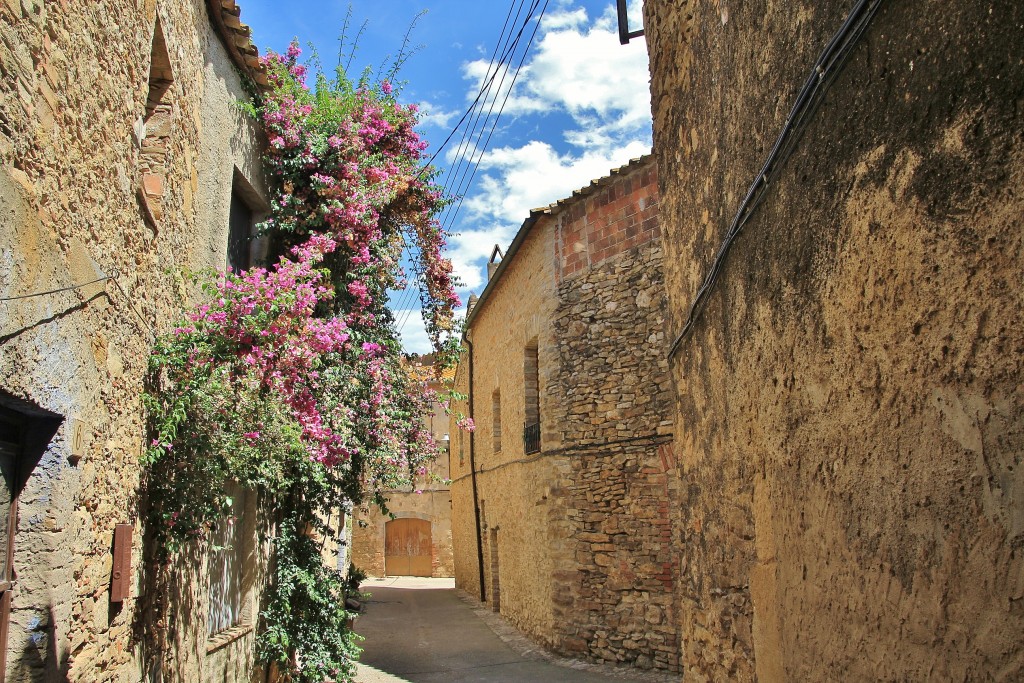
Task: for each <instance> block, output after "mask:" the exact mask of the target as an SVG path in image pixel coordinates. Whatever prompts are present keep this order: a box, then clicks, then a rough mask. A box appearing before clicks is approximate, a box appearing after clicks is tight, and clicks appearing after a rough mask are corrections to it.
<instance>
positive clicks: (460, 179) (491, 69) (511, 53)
mask: <svg viewBox="0 0 1024 683" xmlns="http://www.w3.org/2000/svg"><path fill="white" fill-rule="evenodd" d="M549 1H550V0H545V2H544V5H543V8H542V9H541V12H540V15H539V16H538V17H537V21H536V23H535V24H534V28H533V32H532V33H531V34H530V37H529V40H528V42H527V44H526V47H525V48H524V49H523V51H522V54H521V56H520V58H519V61H518V64H517V65H516V68H515V72H514V73H513V75H512V81H511V83H510V84H509V87H508V88H507V89H504V88H503V86H504V83H505V80H506V78H507V77H508V75H509V69H508V67H507V64H510V63H512V61H514V57H515V54H516V51H517V49H518V47H519V45H520V43H521V41H522V38H523V36H524V34H525V32H526V29H527V27H528V26H529V25H530V22H531V21H532V20H533V18H534V15H535V14H536V12H537V8H538V6H540V0H532V3H531V4H530V6H529V9H528V10H527V12H526V15H525V17H523V20H522V23H521V25H520V24H519V18H520V16H521V14H522V10H523V6H524V5H525V0H519V8H518V10H517V11H516V16H515V19H513V20H512V27H513V29H514V28H515V27H516V26H519V28H518V31H516V33H515V35H514V37H513V34H512V33H511V32H510V31H508V28H509V19H510V18H511V16H512V10H513V8H514V7H515V4H516V3H515V0H513V2H512V4H510V6H509V11H508V14H507V15H506V18H505V23H504V25H503V26H502V31H501V33H500V34H499V37H498V41H497V42H496V43H495V48H494V50H493V51H492V54H491V59H490V62H489V64H488V67H487V70H486V72H485V73H484V76H483V78H482V79H481V85H480V89H479V91H478V92H477V95H476V97H475V98H474V100H473V102H472V104H471V105H470V107H469V108H468V109H467V111H466V112H465V113H464V114H463V115H462V117H461V118H460V119H459V121H458V123H456V125H455V127H454V128H453V129H452V131H451V132H450V133H449V134H448V136H447V137H446V138H445V140H444V142H442V143H441V146H440V147H438V148H437V149H436V150H435V152H434V154H433V156H431V158H430V160H429V161H428V162H427V163H426V165H425V166H424V167H423V168H424V170H426V169H427V168H429V167H430V165H431V164H432V163H433V161H434V160H435V159H436V158H437V156H438V154H440V153H441V151H442V150H443V149H444V148H445V147H446V146H447V144H448V143H449V142H450V141H451V140H452V139H453V138H454V136H455V134H456V133H457V132H458V130H459V128H462V126H463V124H464V123H466V120H467V119H469V125H468V126H466V127H465V128H463V134H462V138H461V139H460V141H459V145H458V147H457V148H456V153H457V156H456V159H455V160H454V161H453V163H452V164H451V165H449V168H448V171H447V172H446V174H445V180H444V184H443V186H442V193H443V194H444V195H445V196H450V194H451V192H452V190H453V189H455V190H456V195H457V196H458V197H459V200H458V202H457V203H456V204H454V206H455V209H454V210H452V208H451V207H452V206H453V205H449V208H448V209H447V210H446V211H445V212H444V213H443V214H442V216H441V217H440V222H441V225H442V229H448V228H449V227H450V226H451V225H452V224H453V223H454V221H455V219H456V218H457V216H458V214H459V212H460V210H461V208H462V204H463V201H464V199H465V192H466V191H468V189H469V187H471V185H472V182H473V179H474V178H475V177H476V173H477V171H478V170H479V166H480V163H481V162H482V160H483V156H484V153H485V152H486V150H487V146H488V145H489V143H490V140H491V138H492V136H493V135H494V131H495V130H496V128H497V125H498V121H499V120H500V117H501V115H502V113H503V112H504V110H505V106H506V105H507V103H508V100H509V98H510V97H511V93H512V90H513V88H514V87H515V83H516V81H517V80H518V78H519V74H520V72H521V70H522V68H523V65H524V64H525V62H526V58H527V55H528V54H529V51H530V48H531V47H532V45H533V42H534V40H535V39H536V36H537V32H538V31H539V28H540V23H541V20H542V19H543V17H544V15H545V13H546V11H547V8H548V4H549ZM499 46H502V47H501V48H500V51H501V56H500V58H499V59H497V60H496V59H495V57H496V56H497V55H498V52H499ZM499 75H500V80H498V77H499ZM496 80H498V85H497V87H496V88H495V87H494V83H495V81H496ZM503 91H504V98H503V99H502V102H501V106H500V107H499V108H498V113H497V115H494V109H495V106H496V105H497V102H498V99H499V98H500V97H501V96H502V92H503ZM485 107H486V109H487V113H486V115H483V114H482V112H483V110H484V108H485ZM488 125H489V126H490V128H489V130H488ZM478 131H479V132H478ZM485 131H486V137H485V136H484V133H485ZM481 141H482V142H481ZM470 147H472V150H471V151H470ZM467 159H468V160H467ZM403 240H404V236H403ZM406 248H407V252H408V254H409V258H410V261H411V262H412V263H413V265H414V266H415V263H416V260H415V259H414V258H413V253H412V249H411V248H410V246H409V244H408V242H406ZM408 290H413V286H410V287H409V288H408ZM416 290H417V291H418V285H417V286H416ZM421 298H422V293H421ZM399 301H402V300H401V299H399ZM406 301H408V299H406ZM392 310H395V306H392ZM398 310H400V311H403V312H402V313H400V314H399V315H398V316H397V318H396V327H397V329H398V330H399V332H401V331H402V330H403V329H404V328H405V326H406V325H407V324H408V321H409V320H410V319H411V317H412V314H413V313H414V312H420V311H419V310H418V309H414V308H412V306H411V305H409V306H408V307H407V308H406V307H402V308H399V309H398Z"/></svg>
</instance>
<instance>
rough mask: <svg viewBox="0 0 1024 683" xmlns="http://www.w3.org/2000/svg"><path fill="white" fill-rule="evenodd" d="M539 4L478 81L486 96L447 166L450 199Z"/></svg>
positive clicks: (460, 183) (517, 18) (516, 19)
mask: <svg viewBox="0 0 1024 683" xmlns="http://www.w3.org/2000/svg"><path fill="white" fill-rule="evenodd" d="M538 2H539V0H533V3H532V4H531V6H530V8H529V10H527V13H526V17H525V18H524V19H523V26H522V28H520V30H519V32H518V33H516V36H515V39H514V40H510V39H511V37H512V36H511V34H509V36H507V37H506V38H505V45H504V47H503V49H502V58H501V60H500V61H498V62H495V61H494V58H493V57H492V58H491V62H490V63H489V64H488V66H487V72H486V73H485V74H484V77H483V79H481V87H482V88H483V89H484V90H485V93H486V94H485V98H484V100H483V102H480V103H478V104H479V106H474V107H473V109H472V111H473V114H472V116H471V117H470V123H469V125H468V126H466V127H465V128H463V131H462V139H461V140H460V141H459V145H458V147H457V148H456V152H455V153H456V158H457V164H456V165H454V166H449V168H448V173H447V174H446V176H445V181H444V184H443V188H442V190H443V192H444V194H445V196H452V195H454V194H458V192H457V191H456V192H453V191H452V190H453V187H452V186H451V185H450V183H451V182H452V181H453V180H456V179H457V178H460V177H464V175H463V173H468V167H469V165H470V164H472V161H469V162H468V163H467V170H466V171H465V172H463V171H462V167H463V163H464V162H465V161H466V157H467V150H468V149H469V146H470V144H472V145H473V151H472V152H470V153H469V157H470V159H472V158H473V157H474V156H475V154H476V150H477V149H478V147H479V143H480V137H481V135H480V134H478V133H477V129H478V127H481V126H482V127H483V128H486V126H487V120H488V119H489V117H490V114H491V112H493V111H494V103H495V102H497V101H498V97H500V95H501V88H502V86H503V85H504V83H505V78H506V77H507V76H508V68H507V67H506V66H505V65H506V60H508V61H511V59H512V57H513V56H514V55H515V51H516V48H517V47H518V46H519V41H520V40H521V39H522V36H523V30H525V28H526V26H527V25H529V21H530V19H531V18H532V17H533V14H534V12H535V11H536V9H537V4H538ZM524 4H525V0H520V2H519V9H518V10H517V11H516V17H515V20H514V21H515V22H518V21H519V16H520V14H521V13H522V8H523V5H524ZM510 13H511V9H510ZM499 41H500V38H499ZM495 52H497V49H496V50H495ZM499 73H500V74H501V80H500V81H499V82H498V85H497V87H496V88H494V89H493V91H492V87H493V86H494V79H495V78H497V77H498V74H499ZM483 83H486V86H484V85H483ZM492 92H493V97H492ZM488 101H489V102H490V108H489V109H488V114H487V117H484V118H482V112H483V110H484V107H485V106H486V105H487V103H488ZM467 138H468V140H467ZM453 169H454V170H453ZM456 182H457V187H459V188H461V187H462V181H461V179H460V180H456Z"/></svg>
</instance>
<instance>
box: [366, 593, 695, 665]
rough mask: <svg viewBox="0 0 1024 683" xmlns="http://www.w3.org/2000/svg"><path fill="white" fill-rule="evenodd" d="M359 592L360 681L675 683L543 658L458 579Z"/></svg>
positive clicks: (536, 648) (568, 661) (557, 659)
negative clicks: (362, 604) (362, 601)
mask: <svg viewBox="0 0 1024 683" xmlns="http://www.w3.org/2000/svg"><path fill="white" fill-rule="evenodd" d="M361 588H362V590H363V591H364V592H366V593H369V594H370V595H371V597H370V598H369V599H368V600H367V601H366V609H365V612H364V613H363V615H362V616H360V617H359V618H358V619H357V620H356V632H357V633H359V635H361V636H363V637H364V638H365V639H366V640H365V641H363V642H362V647H363V648H364V649H365V651H364V652H363V656H362V658H361V663H360V664H359V672H358V674H357V675H356V681H357V682H358V683H402V682H403V681H405V682H408V683H421V682H422V683H427V682H433V681H445V682H446V683H447V682H450V681H451V682H465V683H484V682H487V683H500V682H502V681H516V682H518V683H522V682H523V681H559V682H564V683H597V682H598V681H621V680H633V681H652V682H657V683H660V682H662V681H670V680H676V679H675V678H674V677H669V676H667V675H665V674H659V673H655V672H647V673H640V672H638V671H635V670H620V669H614V668H612V667H610V666H599V665H595V664H586V663H583V662H578V661H573V660H566V659H561V658H557V657H553V656H551V655H549V654H547V653H544V652H543V651H542V650H540V648H538V647H536V646H535V645H533V644H532V643H530V641H527V640H526V639H525V638H523V637H522V636H520V635H518V634H517V633H516V632H515V630H514V629H512V628H511V627H510V626H508V625H507V624H506V623H505V622H504V621H503V620H502V619H501V618H500V617H498V616H497V615H494V614H493V613H491V612H489V611H486V609H485V608H480V607H479V605H477V604H473V603H471V601H470V599H469V598H467V597H466V596H465V594H464V593H461V592H460V591H457V590H456V589H455V582H454V580H453V579H430V578H415V577H390V578H386V579H369V580H367V581H366V582H364V583H363V584H362V587H361ZM499 634H500V635H499Z"/></svg>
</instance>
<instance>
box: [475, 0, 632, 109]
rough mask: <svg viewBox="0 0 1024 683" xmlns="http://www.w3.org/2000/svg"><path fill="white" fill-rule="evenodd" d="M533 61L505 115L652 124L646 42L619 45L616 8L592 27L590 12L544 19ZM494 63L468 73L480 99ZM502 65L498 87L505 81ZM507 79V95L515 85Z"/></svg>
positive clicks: (478, 62) (564, 13)
mask: <svg viewBox="0 0 1024 683" xmlns="http://www.w3.org/2000/svg"><path fill="white" fill-rule="evenodd" d="M541 26H542V29H541V31H540V36H539V39H538V40H537V42H536V43H535V45H534V46H533V48H532V50H531V58H530V60H529V62H528V63H527V64H525V65H524V66H523V68H522V70H521V71H520V74H519V78H518V80H517V82H516V87H515V90H514V91H513V93H512V95H511V97H510V98H509V100H508V102H507V103H506V104H505V109H504V112H505V114H511V115H523V114H532V113H538V112H549V111H552V110H555V109H559V110H565V111H568V112H569V113H570V114H572V115H573V116H585V115H586V114H587V112H596V113H597V114H599V115H601V116H604V117H612V118H616V119H620V120H622V121H625V122H628V123H630V124H632V125H634V126H638V125H642V124H643V123H644V122H646V121H648V120H649V119H650V110H651V100H650V88H649V87H648V80H649V79H648V75H647V73H648V72H647V63H648V62H647V49H646V45H645V43H644V41H643V40H642V39H634V40H633V41H631V42H630V43H629V44H628V45H619V41H618V31H617V28H616V19H615V12H614V8H613V7H611V6H609V8H608V11H606V12H605V14H603V15H601V17H599V18H598V19H597V20H595V21H594V22H593V23H592V24H589V25H588V24H587V15H586V10H584V9H582V8H579V9H576V10H573V11H557V12H555V13H553V14H550V15H548V16H546V17H544V20H543V22H542V24H541ZM489 68H490V63H489V62H488V61H487V60H483V59H479V60H475V61H472V62H469V63H467V64H465V65H464V67H463V76H464V78H466V79H468V80H469V81H470V82H471V83H473V84H474V87H473V89H472V90H471V93H470V94H469V96H468V97H469V100H470V101H472V100H473V98H475V97H476V93H477V91H478V90H479V84H480V83H481V81H482V79H483V78H484V76H485V75H486V74H487V73H488V69H489ZM507 68H508V67H507V65H501V67H500V68H499V71H498V77H497V78H496V79H495V83H500V82H501V81H502V76H503V75H505V74H504V70H505V69H507ZM511 81H512V78H511V76H506V78H505V79H504V90H503V91H502V96H504V91H505V90H507V89H508V87H509V86H510V85H511Z"/></svg>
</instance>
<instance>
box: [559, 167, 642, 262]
mask: <svg viewBox="0 0 1024 683" xmlns="http://www.w3.org/2000/svg"><path fill="white" fill-rule="evenodd" d="M566 201H567V202H568V201H571V200H566ZM660 236H661V231H660V228H659V226H658V171H657V168H656V167H655V166H653V165H648V166H647V167H645V168H643V169H641V170H639V171H632V172H629V173H628V174H627V175H625V176H620V175H612V176H610V177H609V178H607V179H605V180H603V181H602V183H601V186H600V187H599V188H597V190H596V191H593V192H592V193H590V194H586V195H585V197H583V198H582V199H575V201H572V203H571V205H570V206H569V207H568V208H566V209H565V210H563V211H562V212H561V214H560V216H559V223H558V236H557V238H556V248H557V250H558V254H557V256H558V265H559V268H558V279H559V281H561V280H563V279H565V278H567V277H571V276H572V275H574V274H576V273H580V272H582V271H584V270H588V269H590V268H592V267H594V266H597V265H599V264H601V263H603V262H604V261H606V260H607V259H609V258H612V257H614V256H617V255H618V254H621V253H622V252H624V251H626V250H629V249H633V248H634V247H638V246H641V245H643V244H647V243H649V242H651V241H653V240H656V239H658V238H659V237H660Z"/></svg>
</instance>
